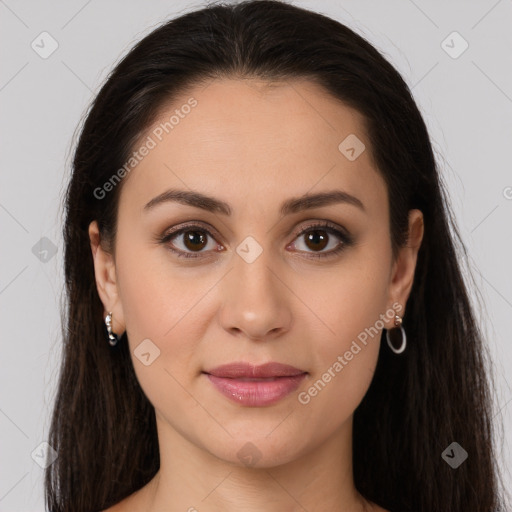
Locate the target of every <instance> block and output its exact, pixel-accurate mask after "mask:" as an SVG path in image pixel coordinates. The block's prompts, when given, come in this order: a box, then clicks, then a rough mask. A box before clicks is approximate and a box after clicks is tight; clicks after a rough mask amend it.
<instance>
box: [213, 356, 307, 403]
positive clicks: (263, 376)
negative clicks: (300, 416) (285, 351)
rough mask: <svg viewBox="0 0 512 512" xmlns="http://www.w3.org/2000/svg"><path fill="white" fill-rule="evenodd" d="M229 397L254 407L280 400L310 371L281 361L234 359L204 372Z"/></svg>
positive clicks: (295, 387)
mask: <svg viewBox="0 0 512 512" xmlns="http://www.w3.org/2000/svg"><path fill="white" fill-rule="evenodd" d="M203 373H205V374H206V376H207V377H208V378H209V380H210V382H211V383H212V384H213V385H214V386H215V387H216V388H217V389H218V390H219V391H220V392H221V393H222V394H223V395H225V396H226V397H228V398H230V399H231V400H233V401H235V402H237V403H239V404H241V405H247V406H252V407H258V406H260V407H261V406H265V405H270V404H273V403H275V402H278V401H279V400H281V399H282V398H284V397H285V396H287V395H289V394H290V393H291V392H292V391H294V390H295V389H297V387H298V386H299V384H300V383H301V381H302V380H303V379H304V377H305V376H306V375H307V372H304V371H302V370H299V369H298V368H295V367H293V366H290V365H285V364H281V363H266V364H263V365H260V366H254V365H251V364H249V363H244V362H238V363H231V364H227V365H223V366H219V367H217V368H214V369H213V370H208V371H207V372H203Z"/></svg>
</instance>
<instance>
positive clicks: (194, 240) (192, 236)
mask: <svg viewBox="0 0 512 512" xmlns="http://www.w3.org/2000/svg"><path fill="white" fill-rule="evenodd" d="M190 244H192V245H190ZM197 244H202V245H201V246H200V247H198V245H197ZM185 245H186V247H187V248H188V249H192V250H195V249H202V248H203V247H204V246H205V245H206V237H205V236H204V233H202V232H201V231H187V232H186V233H185Z"/></svg>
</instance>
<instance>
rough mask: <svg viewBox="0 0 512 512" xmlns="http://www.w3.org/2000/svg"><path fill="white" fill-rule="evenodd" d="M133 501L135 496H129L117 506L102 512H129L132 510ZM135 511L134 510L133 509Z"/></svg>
mask: <svg viewBox="0 0 512 512" xmlns="http://www.w3.org/2000/svg"><path fill="white" fill-rule="evenodd" d="M132 500H133V495H132V496H128V497H127V498H125V499H124V500H121V501H119V502H118V503H116V504H115V505H112V506H111V507H109V508H106V509H105V510H102V511H101V512H128V511H129V510H130V509H131V506H132V503H131V501H132ZM132 510H133V509H132Z"/></svg>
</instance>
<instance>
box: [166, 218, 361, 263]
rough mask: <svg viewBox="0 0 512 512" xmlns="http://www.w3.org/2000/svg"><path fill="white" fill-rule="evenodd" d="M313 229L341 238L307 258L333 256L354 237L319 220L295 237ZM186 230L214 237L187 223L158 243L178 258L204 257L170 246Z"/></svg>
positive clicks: (205, 230) (201, 227)
mask: <svg viewBox="0 0 512 512" xmlns="http://www.w3.org/2000/svg"><path fill="white" fill-rule="evenodd" d="M315 230H322V231H326V232H327V233H329V234H333V235H335V236H337V237H338V238H339V239H340V240H341V243H339V244H338V246H337V247H336V248H335V249H331V250H330V251H328V252H323V253H321V252H319V253H315V252H313V253H307V254H310V255H309V256H307V257H308V258H317V259H323V258H330V257H335V256H337V255H338V254H339V253H341V252H342V251H343V250H344V249H345V248H347V247H350V246H352V245H353V244H354V239H353V237H352V236H351V235H349V234H348V233H344V232H343V231H340V230H339V229H338V228H337V227H336V226H335V225H334V224H331V223H330V222H319V223H314V224H310V225H308V226H307V227H306V228H304V229H303V230H302V231H300V232H299V233H296V234H295V239H297V238H298V237H300V236H302V235H305V234H306V233H308V232H309V231H315ZM187 231H199V232H201V233H204V234H206V235H207V236H209V237H211V238H213V239H215V236H214V235H213V234H212V233H210V231H209V230H208V229H207V228H205V227H203V226H202V225H200V224H187V225H184V226H182V227H181V228H179V229H176V230H174V231H171V232H170V233H167V234H165V235H164V236H163V237H161V238H160V239H159V240H158V241H159V242H160V243H162V244H164V245H166V246H167V248H168V249H169V250H170V251H171V252H173V253H175V254H176V256H177V257H178V258H193V259H197V258H202V257H204V256H202V255H201V254H202V253H201V252H198V253H195V254H194V253H189V252H185V251H182V250H181V249H174V248H172V246H171V245H170V244H169V243H168V242H170V241H171V240H172V239H173V238H175V237H177V236H179V235H181V234H182V233H185V232H187ZM295 239H294V241H295ZM219 245H220V244H219Z"/></svg>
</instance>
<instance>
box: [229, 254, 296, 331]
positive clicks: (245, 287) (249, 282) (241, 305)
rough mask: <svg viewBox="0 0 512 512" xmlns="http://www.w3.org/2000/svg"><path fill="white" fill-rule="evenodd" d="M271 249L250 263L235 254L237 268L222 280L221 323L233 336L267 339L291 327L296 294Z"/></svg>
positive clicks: (235, 266)
mask: <svg viewBox="0 0 512 512" xmlns="http://www.w3.org/2000/svg"><path fill="white" fill-rule="evenodd" d="M268 252H269V251H263V252H262V253H261V254H260V256H259V257H258V258H257V259H256V260H255V261H253V262H251V263H248V262H247V261H245V260H244V259H243V258H242V257H239V256H238V255H237V254H236V255H235V256H234V263H233V265H234V268H233V269H232V270H231V272H229V273H228V275H227V276H226V277H225V279H223V281H222V288H221V293H222V294H223V295H222V297H223V299H222V306H221V308H220V322H221V325H222V327H223V328H224V329H225V330H226V331H228V332H229V333H230V334H231V335H234V336H239V337H246V338H249V339H251V340H266V339H273V338H275V337H278V336H281V335H282V334H284V333H285V332H287V331H288V330H289V329H290V326H291V323H292V312H291V300H292V298H293V293H292V292H291V291H290V289H289V288H288V287H287V284H286V279H285V277H284V274H283V271H282V269H281V271H280V267H279V265H276V264H275V263H274V264H273V263H272V262H271V261H270V258H269V257H267V253H268Z"/></svg>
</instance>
